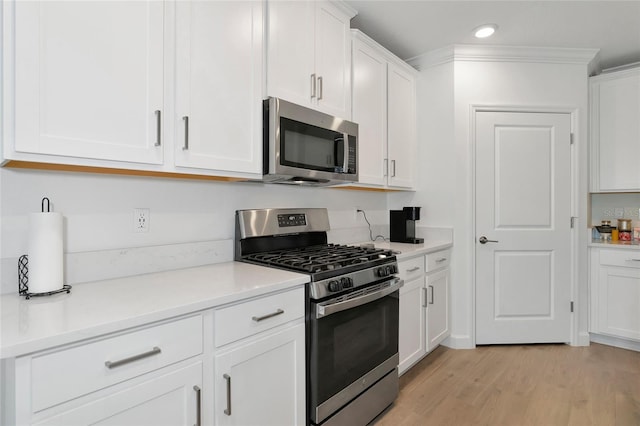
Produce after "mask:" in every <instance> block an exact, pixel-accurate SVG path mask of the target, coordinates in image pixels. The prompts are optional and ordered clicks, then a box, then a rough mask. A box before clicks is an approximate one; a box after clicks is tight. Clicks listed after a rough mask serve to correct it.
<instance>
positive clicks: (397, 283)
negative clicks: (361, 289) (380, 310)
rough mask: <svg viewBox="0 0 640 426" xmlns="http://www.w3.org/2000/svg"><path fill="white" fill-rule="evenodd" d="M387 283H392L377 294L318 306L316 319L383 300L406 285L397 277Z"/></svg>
mask: <svg viewBox="0 0 640 426" xmlns="http://www.w3.org/2000/svg"><path fill="white" fill-rule="evenodd" d="M387 282H390V283H391V285H390V286H389V287H385V288H383V289H381V290H378V291H376V292H375V293H369V294H365V295H363V296H360V297H354V298H353V299H349V300H345V301H344V302H338V303H332V304H330V305H322V304H318V305H317V308H318V309H317V311H316V319H320V318H323V317H327V316H329V315H332V314H335V313H337V312H341V311H346V310H347V309H352V308H355V307H358V306H362V305H365V304H367V303H370V302H373V301H374V300H378V299H381V298H383V297H385V296H387V295H389V294H391V293H393V292H394V291H396V290H398V289H400V287H402V286H403V285H404V281H403V280H401V279H400V278H395V277H394V278H393V279H391V280H389V281H387Z"/></svg>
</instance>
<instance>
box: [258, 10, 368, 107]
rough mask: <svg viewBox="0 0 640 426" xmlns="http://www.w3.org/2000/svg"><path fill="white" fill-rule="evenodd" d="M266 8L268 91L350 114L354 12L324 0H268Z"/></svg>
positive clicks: (277, 95) (281, 96) (302, 102)
mask: <svg viewBox="0 0 640 426" xmlns="http://www.w3.org/2000/svg"><path fill="white" fill-rule="evenodd" d="M267 7H268V19H267V25H268V33H267V34H268V36H267V62H268V65H267V93H268V95H269V96H273V97H278V98H282V99H286V100H288V101H290V102H294V103H297V104H299V105H303V106H306V107H309V108H313V109H317V110H319V111H322V112H325V113H327V114H331V115H335V116H338V117H342V118H345V119H350V118H351V114H350V112H351V35H350V20H351V18H352V17H353V16H355V13H354V12H352V11H349V10H348V9H347V7H346V6H343V5H342V4H341V3H333V2H328V1H317V2H315V1H314V2H311V1H295V2H289V1H270V2H269V3H268V6H267Z"/></svg>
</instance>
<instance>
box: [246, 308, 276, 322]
mask: <svg viewBox="0 0 640 426" xmlns="http://www.w3.org/2000/svg"><path fill="white" fill-rule="evenodd" d="M282 314H284V311H283V310H282V309H278V310H277V311H275V312H273V313H271V314H267V315H263V316H261V317H251V319H252V320H253V321H255V322H260V321H264V320H266V319H269V318H273V317H275V316H278V315H282Z"/></svg>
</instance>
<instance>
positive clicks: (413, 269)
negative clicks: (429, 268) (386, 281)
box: [407, 266, 420, 272]
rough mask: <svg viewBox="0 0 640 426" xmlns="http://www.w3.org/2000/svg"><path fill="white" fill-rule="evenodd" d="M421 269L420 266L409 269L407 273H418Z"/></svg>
mask: <svg viewBox="0 0 640 426" xmlns="http://www.w3.org/2000/svg"><path fill="white" fill-rule="evenodd" d="M419 269H420V267H419V266H416V267H414V268H411V269H407V272H415V271H418V270H419Z"/></svg>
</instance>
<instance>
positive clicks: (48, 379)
mask: <svg viewBox="0 0 640 426" xmlns="http://www.w3.org/2000/svg"><path fill="white" fill-rule="evenodd" d="M201 353H202V317H201V316H199V315H198V316H192V317H187V318H183V319H180V320H177V321H172V322H169V323H164V324H160V325H157V326H154V327H150V328H145V329H142V330H137V331H133V332H131V333H127V334H121V335H119V336H115V337H111V338H108V339H104V340H99V341H96V342H92V343H88V344H86V345H82V346H75V347H72V348H68V349H64V350H61V351H57V352H53V353H48V354H44V355H41V356H34V357H33V359H32V360H31V374H32V377H31V382H32V389H33V391H32V410H33V412H36V411H39V410H43V409H45V408H48V407H51V406H53V405H56V404H59V403H61V402H64V401H68V400H70V399H72V398H76V397H78V396H81V395H84V394H87V393H89V392H93V391H96V390H98V389H102V388H105V387H107V386H111V385H114V384H116V383H119V382H122V381H125V380H128V379H130V378H132V377H136V376H139V375H141V374H144V373H147V372H149V371H153V370H156V369H158V368H161V367H164V366H166V365H169V364H173V363H175V362H178V361H181V360H183V359H186V358H189V357H192V356H194V355H198V354H201Z"/></svg>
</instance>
